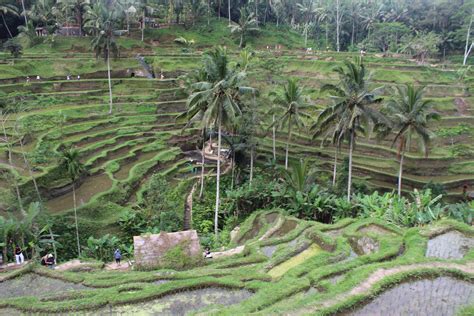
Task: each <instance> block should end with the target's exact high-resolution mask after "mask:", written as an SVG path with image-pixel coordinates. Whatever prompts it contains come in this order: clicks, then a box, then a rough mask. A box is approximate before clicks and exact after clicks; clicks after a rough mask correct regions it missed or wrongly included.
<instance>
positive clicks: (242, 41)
mask: <svg viewBox="0 0 474 316" xmlns="http://www.w3.org/2000/svg"><path fill="white" fill-rule="evenodd" d="M242 45H244V31H243V30H242V33H240V43H239V48H242Z"/></svg>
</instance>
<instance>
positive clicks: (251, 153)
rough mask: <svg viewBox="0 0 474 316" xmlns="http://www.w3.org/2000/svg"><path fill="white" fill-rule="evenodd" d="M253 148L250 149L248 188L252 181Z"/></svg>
mask: <svg viewBox="0 0 474 316" xmlns="http://www.w3.org/2000/svg"><path fill="white" fill-rule="evenodd" d="M253 151H254V148H253V146H252V148H251V149H250V179H249V186H250V187H251V186H252V180H253V160H254V152H253Z"/></svg>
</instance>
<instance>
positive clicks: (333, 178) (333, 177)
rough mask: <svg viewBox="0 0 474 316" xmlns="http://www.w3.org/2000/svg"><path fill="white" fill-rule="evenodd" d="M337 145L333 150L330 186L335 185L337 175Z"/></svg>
mask: <svg viewBox="0 0 474 316" xmlns="http://www.w3.org/2000/svg"><path fill="white" fill-rule="evenodd" d="M337 152H338V151H337V146H336V149H335V150H334V169H333V172H332V186H333V187H334V186H336V177H337Z"/></svg>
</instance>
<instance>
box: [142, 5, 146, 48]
mask: <svg viewBox="0 0 474 316" xmlns="http://www.w3.org/2000/svg"><path fill="white" fill-rule="evenodd" d="M145 11H146V9H143V17H142V42H143V40H144V39H145V19H146V16H145Z"/></svg>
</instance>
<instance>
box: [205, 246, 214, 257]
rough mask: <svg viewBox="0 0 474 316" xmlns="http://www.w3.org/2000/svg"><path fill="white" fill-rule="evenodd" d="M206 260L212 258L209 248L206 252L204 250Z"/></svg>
mask: <svg viewBox="0 0 474 316" xmlns="http://www.w3.org/2000/svg"><path fill="white" fill-rule="evenodd" d="M204 258H207V259H211V258H212V254H211V250H210V249H209V247H207V248H206V250H204Z"/></svg>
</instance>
